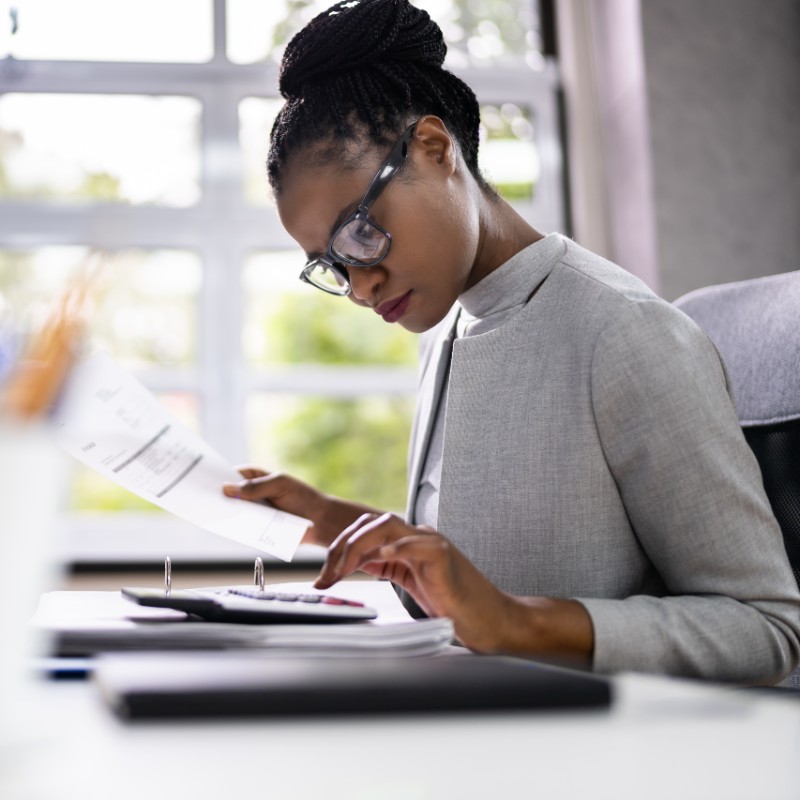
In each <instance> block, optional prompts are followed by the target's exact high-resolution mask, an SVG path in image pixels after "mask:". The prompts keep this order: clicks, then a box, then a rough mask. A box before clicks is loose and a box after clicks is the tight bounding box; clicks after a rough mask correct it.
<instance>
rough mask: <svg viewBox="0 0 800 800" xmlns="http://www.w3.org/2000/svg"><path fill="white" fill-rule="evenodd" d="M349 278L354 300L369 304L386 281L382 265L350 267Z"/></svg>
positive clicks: (348, 270)
mask: <svg viewBox="0 0 800 800" xmlns="http://www.w3.org/2000/svg"><path fill="white" fill-rule="evenodd" d="M347 277H348V279H349V281H350V293H351V294H352V296H353V298H354V299H355V300H359V301H361V302H363V303H368V302H369V301H370V299H371V298H372V297H373V296H374V295H375V293H376V292H377V290H378V288H379V287H380V286H381V284H382V283H383V282H384V281H385V280H386V273H385V271H384V269H383V267H382V266H381V265H380V264H378V265H376V266H374V267H348V268H347Z"/></svg>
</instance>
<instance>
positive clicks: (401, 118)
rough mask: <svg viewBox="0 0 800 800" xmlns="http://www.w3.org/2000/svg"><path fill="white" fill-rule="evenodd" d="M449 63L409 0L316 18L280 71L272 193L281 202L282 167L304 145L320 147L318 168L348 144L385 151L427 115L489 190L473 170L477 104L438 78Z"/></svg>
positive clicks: (430, 24) (347, 5)
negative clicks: (437, 122) (359, 142)
mask: <svg viewBox="0 0 800 800" xmlns="http://www.w3.org/2000/svg"><path fill="white" fill-rule="evenodd" d="M446 53H447V45H445V43H444V38H443V37H442V31H441V29H440V28H439V26H438V25H437V24H436V23H435V22H434V21H433V20H432V19H431V18H430V16H429V15H428V13H427V12H426V11H423V10H421V9H418V8H416V7H414V6H412V5H411V4H410V3H409V2H408V0H342V1H341V2H338V3H336V4H335V5H334V6H331V8H329V9H328V10H327V11H324V12H322V13H321V14H319V15H317V16H316V17H315V18H314V19H312V20H311V22H309V23H308V25H306V27H305V28H303V29H302V30H301V31H300V32H299V33H298V34H297V35H296V36H294V38H293V39H292V40H291V41H290V42H289V45H288V46H287V48H286V51H285V52H284V56H283V59H282V61H281V65H280V74H279V88H280V92H281V95H282V96H283V97H284V98H285V100H286V103H285V104H284V106H283V108H282V109H281V111H280V113H279V114H278V117H277V119H276V120H275V124H274V125H273V127H272V132H271V134H270V148H269V155H268V157H267V175H268V177H269V182H270V185H271V186H272V189H273V191H274V192H275V193H276V194H278V193H280V190H281V180H280V179H281V170H282V168H283V166H284V165H285V164H286V161H287V159H288V157H289V156H290V155H291V154H292V153H293V152H296V151H298V150H300V149H301V148H303V147H305V146H306V145H310V144H317V143H319V144H321V145H323V146H322V147H320V148H317V152H316V153H315V157H316V158H317V159H318V160H320V159H321V160H322V162H323V163H324V162H325V161H327V160H333V159H334V158H342V157H343V156H346V154H347V152H348V151H347V147H346V144H347V143H348V142H349V141H352V140H358V139H359V138H360V137H363V136H364V135H366V137H367V138H368V140H369V141H371V142H372V143H373V144H375V145H378V146H381V147H383V146H387V145H389V144H391V143H393V142H394V140H395V139H396V137H397V136H398V135H399V134H400V132H401V131H402V130H403V129H404V128H405V127H406V126H407V125H409V124H410V123H411V122H413V121H414V120H415V119H417V118H418V117H420V116H422V115H423V114H435V115H436V116H438V117H440V118H441V119H442V121H443V122H444V124H445V125H446V126H447V128H448V130H449V131H450V133H451V134H452V135H453V136H454V138H455V139H456V141H457V142H458V145H459V147H460V150H461V154H462V157H463V158H464V161H465V163H466V165H467V168H468V169H469V171H470V172H471V173H472V175H473V176H474V177H475V178H476V180H477V181H478V183H479V185H480V186H482V187H484V188H487V189H488V188H489V187H488V184H487V183H486V181H485V180H484V178H483V177H482V176H481V174H480V170H479V169H478V129H479V126H480V110H479V107H478V101H477V99H476V97H475V94H474V92H473V91H472V90H471V89H470V88H469V87H468V86H467V85H466V84H465V83H464V82H463V81H462V80H460V79H459V78H457V77H456V76H455V75H453V74H452V73H451V72H449V71H448V70H446V69H443V68H442V64H443V63H444V58H445V55H446ZM331 145H335V146H334V147H331ZM342 145H345V146H344V147H343V146H342Z"/></svg>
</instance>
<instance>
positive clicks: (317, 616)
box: [120, 586, 378, 625]
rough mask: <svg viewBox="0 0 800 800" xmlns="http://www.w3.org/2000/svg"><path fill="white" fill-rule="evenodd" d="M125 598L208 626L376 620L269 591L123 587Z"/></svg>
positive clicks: (352, 605) (356, 606)
mask: <svg viewBox="0 0 800 800" xmlns="http://www.w3.org/2000/svg"><path fill="white" fill-rule="evenodd" d="M120 592H121V594H122V596H123V597H125V598H126V599H128V600H131V601H133V602H134V603H138V604H139V605H140V606H149V607H151V608H153V607H154V608H171V609H174V610H176V611H185V612H186V613H187V614H194V615H196V616H198V617H202V618H203V619H204V620H207V621H209V622H244V623H249V624H255V625H271V624H277V623H295V624H302V623H307V622H311V623H320V622H323V623H324V622H358V621H360V620H370V619H375V618H376V617H377V616H378V612H377V611H376V610H375V609H374V608H370V607H369V606H366V605H364V604H363V603H359V602H358V601H356V600H346V599H344V598H342V597H334V596H332V595H327V594H290V593H287V592H271V591H270V590H269V587H266V588H264V589H260V588H259V587H258V586H255V587H250V586H241V587H240V586H235V587H228V588H220V589H172V590H171V591H170V592H165V591H164V590H163V589H142V588H136V587H123V588H122V589H120Z"/></svg>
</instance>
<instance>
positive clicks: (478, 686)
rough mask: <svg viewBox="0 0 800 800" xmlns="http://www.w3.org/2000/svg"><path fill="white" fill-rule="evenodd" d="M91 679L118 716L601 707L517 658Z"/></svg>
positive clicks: (242, 663) (156, 665) (204, 661)
mask: <svg viewBox="0 0 800 800" xmlns="http://www.w3.org/2000/svg"><path fill="white" fill-rule="evenodd" d="M94 680H95V682H96V683H97V685H98V686H99V688H100V690H101V691H102V692H103V694H104V696H105V697H106V699H107V700H108V702H109V703H110V704H111V706H112V707H113V708H114V709H115V710H116V711H117V712H118V713H119V714H120V715H121V716H123V717H126V718H130V719H153V718H159V717H218V716H281V717H285V716H310V715H331V714H333V715H336V714H376V713H380V714H383V713H404V714H405V713H413V712H417V713H420V712H422V713H424V712H452V711H501V710H502V711H508V710H531V709H539V710H555V709H583V708H603V707H607V706H609V704H610V701H611V687H610V683H609V681H608V680H607V679H605V678H602V677H599V676H596V675H592V674H590V673H585V672H580V671H577V670H572V669H565V668H562V667H556V666H551V665H547V664H541V663H538V662H532V661H525V660H522V659H514V658H506V657H497V656H478V655H472V654H469V655H442V656H433V657H418V658H408V657H405V658H404V657H369V658H358V659H353V658H308V657H306V658H302V657H299V658H286V657H282V656H281V657H276V656H269V655H264V654H261V653H242V652H237V653H194V654H138V653H137V654H125V655H108V656H102V657H101V658H100V660H99V664H98V668H97V670H96V671H95V675H94Z"/></svg>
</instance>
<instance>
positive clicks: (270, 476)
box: [222, 470, 293, 504]
mask: <svg viewBox="0 0 800 800" xmlns="http://www.w3.org/2000/svg"><path fill="white" fill-rule="evenodd" d="M260 472H261V473H262V474H261V475H256V476H254V477H252V478H245V480H243V481H239V483H225V484H223V486H222V491H223V492H224V493H225V494H226V495H227V496H228V497H240V498H241V499H242V500H250V501H252V502H267V503H269V504H274V503H275V501H277V500H279V499H280V498H281V497H283V496H285V495H287V494H288V493H289V491H290V490H291V488H292V485H293V484H292V479H291V478H289V476H288V475H283V474H282V473H279V472H278V473H269V472H265V471H264V470H260Z"/></svg>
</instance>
